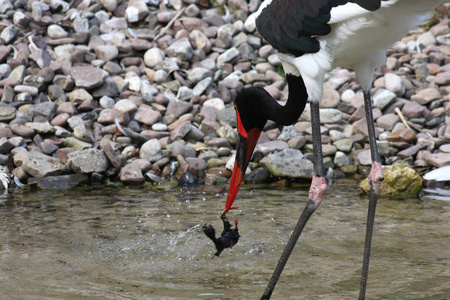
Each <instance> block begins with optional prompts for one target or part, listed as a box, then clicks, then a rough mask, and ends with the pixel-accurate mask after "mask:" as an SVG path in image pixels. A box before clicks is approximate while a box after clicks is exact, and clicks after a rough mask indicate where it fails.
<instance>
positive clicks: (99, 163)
mask: <svg viewBox="0 0 450 300" xmlns="http://www.w3.org/2000/svg"><path fill="white" fill-rule="evenodd" d="M67 165H68V166H69V167H70V168H71V169H72V171H74V172H75V173H81V174H90V173H93V172H99V173H101V172H105V171H106V169H108V166H109V161H108V158H107V157H106V155H105V153H104V152H103V150H99V149H86V150H81V151H75V152H72V153H69V154H68V155H67Z"/></svg>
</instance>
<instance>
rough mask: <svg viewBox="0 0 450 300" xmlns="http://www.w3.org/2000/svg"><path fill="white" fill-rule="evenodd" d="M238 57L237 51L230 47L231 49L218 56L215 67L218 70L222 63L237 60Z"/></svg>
mask: <svg viewBox="0 0 450 300" xmlns="http://www.w3.org/2000/svg"><path fill="white" fill-rule="evenodd" d="M238 56H239V50H238V49H236V48H235V47H232V48H230V49H228V50H227V51H225V52H224V53H222V54H220V55H219V57H218V58H217V66H218V67H219V68H221V66H222V65H223V64H224V63H228V62H230V61H232V60H233V59H235V58H237V57H238Z"/></svg>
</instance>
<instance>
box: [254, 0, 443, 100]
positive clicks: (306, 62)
mask: <svg viewBox="0 0 450 300" xmlns="http://www.w3.org/2000/svg"><path fill="white" fill-rule="evenodd" d="M271 2H272V0H268V1H265V2H264V3H263V4H262V5H261V7H260V8H259V10H258V12H257V17H256V18H258V17H259V16H260V15H261V13H262V11H263V10H264V8H265V7H267V6H268V5H270V3H271ZM442 2H444V1H441V0H388V1H382V2H381V7H380V8H379V9H378V10H376V11H369V10H366V9H364V8H362V7H360V6H359V5H358V4H355V3H347V4H345V5H341V6H337V7H333V8H332V9H331V11H330V15H331V18H330V20H329V22H328V25H330V27H331V31H330V33H329V34H327V35H324V36H315V39H316V40H317V41H318V42H319V43H320V51H318V52H316V53H304V54H303V55H301V56H295V55H292V54H290V53H279V57H280V60H281V62H282V64H283V68H284V70H285V72H286V73H290V74H293V75H300V76H302V78H303V80H304V82H305V85H306V89H307V90H308V95H309V99H310V101H320V99H321V98H322V91H323V83H324V75H325V73H326V72H327V71H329V70H331V69H333V68H336V67H344V68H351V69H353V70H355V71H356V72H357V77H358V79H359V81H360V83H361V85H362V87H363V88H367V89H369V88H370V87H371V84H372V79H373V73H374V71H375V69H377V68H379V67H381V66H382V65H384V63H385V62H386V54H385V53H386V49H388V48H389V47H391V46H392V45H393V44H394V43H396V42H397V41H398V40H399V39H401V38H403V37H404V36H405V35H406V34H407V33H408V32H409V31H411V30H413V29H416V28H417V27H418V26H421V25H423V24H425V23H426V22H427V21H428V20H429V19H430V17H431V16H432V11H431V8H433V7H435V6H437V5H439V4H440V3H442Z"/></svg>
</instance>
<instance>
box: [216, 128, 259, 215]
mask: <svg viewBox="0 0 450 300" xmlns="http://www.w3.org/2000/svg"><path fill="white" fill-rule="evenodd" d="M260 134H261V130H259V129H257V128H255V129H252V130H250V131H249V132H248V134H247V138H245V137H244V136H242V134H240V133H239V142H238V145H237V152H236V161H235V163H234V168H233V174H232V175H231V181H230V188H229V190H228V196H227V202H226V204H225V209H224V210H223V212H222V215H225V214H226V213H227V212H228V211H230V209H237V208H238V207H239V206H232V205H233V202H234V200H235V199H236V196H237V193H238V192H239V188H240V187H241V183H242V180H243V179H244V175H245V170H246V169H247V166H248V163H249V162H250V158H251V156H252V153H253V150H254V149H255V146H256V142H257V141H258V138H259V136H260Z"/></svg>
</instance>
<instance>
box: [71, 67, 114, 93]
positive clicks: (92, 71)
mask: <svg viewBox="0 0 450 300" xmlns="http://www.w3.org/2000/svg"><path fill="white" fill-rule="evenodd" d="M71 75H72V78H73V80H74V81H75V85H76V86H77V87H78V88H84V89H86V90H89V89H93V88H96V87H99V86H101V85H102V84H103V81H104V78H105V76H106V75H107V72H106V71H104V70H101V69H99V68H95V67H73V68H72V69H71Z"/></svg>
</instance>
